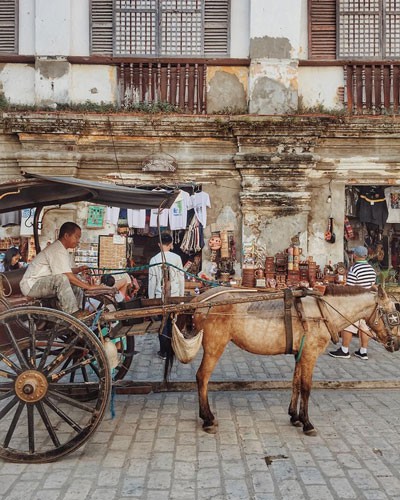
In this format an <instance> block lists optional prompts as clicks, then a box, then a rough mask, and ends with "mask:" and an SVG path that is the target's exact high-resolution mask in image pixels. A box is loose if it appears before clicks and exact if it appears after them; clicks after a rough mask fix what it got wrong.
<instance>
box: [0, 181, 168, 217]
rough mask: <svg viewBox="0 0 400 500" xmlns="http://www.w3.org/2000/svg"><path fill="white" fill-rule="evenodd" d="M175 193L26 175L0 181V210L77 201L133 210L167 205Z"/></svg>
mask: <svg viewBox="0 0 400 500" xmlns="http://www.w3.org/2000/svg"><path fill="white" fill-rule="evenodd" d="M177 194H178V191H173V192H166V191H149V190H146V189H139V188H134V187H128V186H121V185H117V184H107V183H105V182H96V181H89V180H85V179H76V178H75V177H64V176H57V177H52V176H51V177H48V176H44V175H38V174H25V175H24V178H22V179H17V180H13V181H8V182H5V183H0V213H4V212H11V211H13V210H22V209H23V208H33V207H36V206H39V205H43V206H47V205H65V204H66V203H73V202H78V201H88V202H90V203H95V204H98V205H108V206H112V207H120V208H132V209H140V208H159V207H161V208H168V207H170V206H171V205H172V203H173V202H174V200H175V198H176V196H177Z"/></svg>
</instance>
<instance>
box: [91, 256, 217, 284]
mask: <svg viewBox="0 0 400 500" xmlns="http://www.w3.org/2000/svg"><path fill="white" fill-rule="evenodd" d="M160 265H161V264H160V263H158V264H151V265H150V264H146V265H143V266H135V267H125V268H122V267H121V268H116V267H114V268H112V267H91V268H90V270H92V271H102V272H103V274H104V273H105V272H106V271H107V274H111V275H114V274H125V273H132V272H135V271H146V270H147V269H150V267H154V266H160ZM165 265H166V266H169V267H173V268H175V269H177V270H178V271H181V272H183V273H185V274H186V275H187V276H190V277H191V278H195V279H196V280H197V281H201V282H202V283H206V284H207V285H210V286H220V284H219V283H218V281H213V280H206V279H204V278H200V277H199V276H197V275H196V274H192V273H189V272H187V271H185V269H181V268H180V267H178V266H175V265H174V264H170V263H169V262H165Z"/></svg>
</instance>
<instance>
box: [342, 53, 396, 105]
mask: <svg viewBox="0 0 400 500" xmlns="http://www.w3.org/2000/svg"><path fill="white" fill-rule="evenodd" d="M399 85H400V62H395V63H393V62H391V63H374V64H371V63H368V64H360V63H355V64H346V65H345V66H344V104H345V107H346V108H347V110H348V112H349V113H350V114H353V115H386V114H399V112H400V111H399V108H400V102H399V101H400V91H399Z"/></svg>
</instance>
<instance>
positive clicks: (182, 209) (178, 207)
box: [169, 190, 192, 231]
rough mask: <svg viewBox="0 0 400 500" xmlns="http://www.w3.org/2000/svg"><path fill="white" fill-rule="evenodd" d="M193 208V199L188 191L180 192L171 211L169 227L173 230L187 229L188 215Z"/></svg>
mask: <svg viewBox="0 0 400 500" xmlns="http://www.w3.org/2000/svg"><path fill="white" fill-rule="evenodd" d="M191 208H192V198H191V196H190V194H189V193H187V192H186V191H182V190H180V192H179V194H178V196H177V198H176V199H175V201H174V203H173V205H172V207H171V208H170V210H169V227H170V228H171V230H173V231H174V230H176V229H186V227H187V213H188V210H190V209H191Z"/></svg>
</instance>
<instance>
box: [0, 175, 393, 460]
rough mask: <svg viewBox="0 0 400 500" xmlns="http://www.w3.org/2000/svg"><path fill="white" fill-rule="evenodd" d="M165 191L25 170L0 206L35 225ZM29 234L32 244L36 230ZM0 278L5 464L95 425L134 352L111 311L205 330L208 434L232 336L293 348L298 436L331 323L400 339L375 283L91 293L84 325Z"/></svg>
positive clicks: (37, 454) (61, 444) (1, 453)
mask: <svg viewBox="0 0 400 500" xmlns="http://www.w3.org/2000/svg"><path fill="white" fill-rule="evenodd" d="M174 198H175V194H174V193H172V194H165V193H164V194H163V193H160V192H156V193H154V192H149V191H144V190H138V189H133V188H129V187H125V186H117V185H107V184H102V183H96V182H88V181H81V180H77V179H71V178H56V177H43V176H30V177H29V178H26V179H21V180H18V181H15V182H13V183H5V184H0V213H3V212H7V211H10V210H20V209H23V208H33V207H36V211H35V218H34V219H35V220H34V228H35V229H37V226H38V220H39V217H40V211H41V208H43V207H44V206H46V205H61V204H64V203H68V202H76V201H89V202H92V203H100V204H107V205H114V206H120V207H128V208H129V207H131V208H147V207H149V208H151V207H163V206H168V204H170V203H172V202H173V200H174ZM35 240H36V242H37V245H38V236H37V233H35ZM17 273H18V272H17ZM0 277H1V280H0V458H3V459H7V460H10V461H14V462H31V463H35V462H36V463H39V462H46V461H52V460H56V459H58V458H60V457H62V456H64V455H66V454H68V453H70V452H72V451H74V450H76V449H77V448H79V447H80V446H81V445H82V444H84V443H85V442H86V441H87V440H88V439H89V438H90V436H91V435H92V434H93V432H94V431H95V430H96V428H97V427H98V425H99V424H100V422H101V420H102V418H103V416H104V413H105V411H106V409H107V408H108V405H109V401H110V394H111V390H112V384H113V379H114V380H116V379H121V378H123V377H124V375H125V374H126V372H127V370H128V368H129V365H130V362H131V360H132V356H133V347H134V337H133V336H131V335H130V332H129V331H126V330H123V329H122V330H121V329H118V330H116V331H114V329H113V328H114V325H116V324H118V325H119V327H120V322H119V320H123V319H127V318H135V317H145V316H153V315H156V314H162V315H164V316H165V315H167V314H170V313H174V314H177V315H179V314H181V315H182V314H183V317H184V318H187V319H190V320H191V321H192V320H193V325H194V330H195V331H200V330H203V359H202V362H201V365H200V368H199V371H198V373H197V382H198V389H199V400H200V417H201V418H202V419H203V421H204V424H203V427H204V429H205V430H209V431H212V430H214V429H215V424H216V421H215V419H214V416H213V414H212V412H211V410H210V407H209V404H208V398H207V385H208V380H209V378H210V376H211V373H212V371H213V369H214V367H215V365H216V363H217V362H218V359H219V357H220V356H221V354H222V352H223V350H224V348H225V346H226V345H227V344H228V342H229V341H233V342H234V343H236V344H237V345H238V346H239V347H241V348H243V349H246V350H248V351H249V352H253V353H257V354H282V353H291V354H294V355H295V356H296V367H295V372H294V378H293V392H292V399H291V403H290V407H289V415H290V416H291V422H292V424H293V425H302V426H303V430H304V432H306V433H312V432H313V431H314V428H313V426H312V424H311V422H310V421H309V418H308V398H309V394H310V390H311V379H312V372H313V369H314V365H315V362H316V360H317V358H318V356H319V354H321V352H323V351H324V350H325V348H326V346H327V345H328V343H329V340H330V339H331V337H332V338H334V337H335V332H336V333H337V331H338V330H340V329H341V328H343V327H344V326H346V325H347V324H348V323H349V322H354V321H355V320H357V319H360V318H365V319H366V321H367V323H368V325H369V326H370V328H371V329H372V330H373V331H374V332H375V334H376V338H377V339H378V340H380V341H381V342H382V343H384V345H385V347H386V348H387V349H388V350H391V351H393V350H398V347H399V343H398V338H397V331H396V332H395V331H394V328H396V329H397V327H398V324H399V318H398V314H397V313H396V309H395V305H394V303H393V302H391V301H390V300H389V299H388V297H387V296H386V294H385V292H384V291H383V290H380V291H379V292H378V293H375V294H372V293H369V292H367V293H366V292H365V291H358V292H357V290H353V291H352V295H351V300H349V295H348V293H347V294H346V293H343V291H342V292H341V293H339V294H338V293H332V294H331V295H328V296H326V297H324V298H323V299H322V298H321V297H320V296H319V295H318V294H312V292H311V294H310V293H308V292H304V291H294V292H292V293H288V294H286V296H285V297H284V296H283V294H282V293H276V294H267V293H263V292H258V291H256V290H240V289H239V290H230V289H226V288H220V289H219V288H217V289H214V290H208V291H207V292H205V293H204V294H202V295H200V296H197V297H195V298H194V299H193V300H192V301H190V302H188V303H175V304H171V303H169V304H162V305H161V306H159V307H157V306H155V307H144V308H141V310H131V311H128V310H125V311H124V310H120V311H118V310H115V307H113V301H112V298H110V297H109V296H108V295H107V294H106V295H105V296H104V297H100V298H99V297H97V298H99V299H100V304H101V306H100V307H99V308H98V311H97V312H96V313H95V314H94V316H93V317H92V319H91V322H90V323H89V324H85V323H84V322H82V321H80V320H78V319H77V318H75V317H74V316H71V315H69V314H66V313H64V312H62V311H59V310H56V309H53V308H49V307H44V306H45V304H43V303H37V302H36V301H34V302H32V301H30V300H29V299H27V298H26V297H23V296H21V295H20V294H18V275H17V274H13V275H6V274H3V275H1V276H0ZM341 288H342V290H344V289H345V288H346V287H341ZM352 288H355V287H352ZM361 292H362V293H361ZM282 298H284V299H285V300H284V301H282ZM179 302H180V301H179ZM282 303H283V304H284V307H282ZM296 304H297V307H296ZM110 341H113V343H114V345H115V346H116V348H117V350H118V361H117V363H116V365H115V367H114V368H115V369H114V372H113V371H112V370H111V369H110V363H109V359H108V357H107V344H108V343H109V342H110ZM170 362H171V359H168V360H167V367H168V364H170ZM299 396H300V409H299V410H298V402H299Z"/></svg>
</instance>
